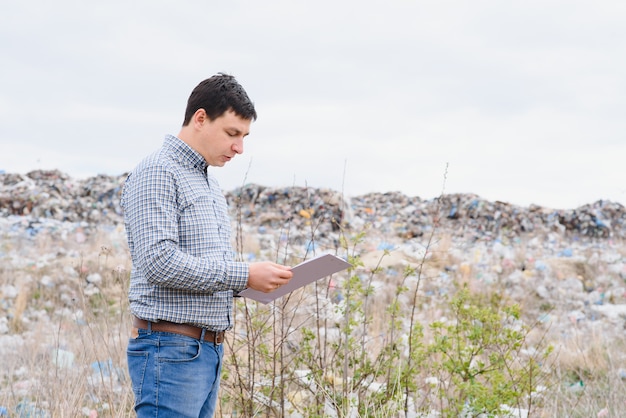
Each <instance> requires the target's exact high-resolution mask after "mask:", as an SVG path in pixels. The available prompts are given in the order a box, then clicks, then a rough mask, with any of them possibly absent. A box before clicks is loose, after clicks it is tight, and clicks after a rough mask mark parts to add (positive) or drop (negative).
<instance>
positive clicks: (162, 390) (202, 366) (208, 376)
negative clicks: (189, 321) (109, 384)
mask: <svg viewBox="0 0 626 418" xmlns="http://www.w3.org/2000/svg"><path fill="white" fill-rule="evenodd" d="M126 354H127V357H128V371H129V373H130V379H131V381H132V386H133V392H134V394H135V412H137V417H138V418H143V417H157V416H158V417H159V418H168V417H177V418H182V417H189V418H192V417H193V418H200V417H202V418H205V417H206V418H210V417H213V413H214V412H215V407H216V404H217V393H218V391H219V384H220V373H221V367H222V356H223V354H224V348H223V347H222V345H216V344H214V343H210V342H206V341H202V340H197V339H195V338H191V337H186V336H184V335H178V334H172V333H169V332H155V331H152V332H151V331H148V330H143V329H140V330H139V336H138V337H137V338H131V339H130V340H129V341H128V349H127V350H126Z"/></svg>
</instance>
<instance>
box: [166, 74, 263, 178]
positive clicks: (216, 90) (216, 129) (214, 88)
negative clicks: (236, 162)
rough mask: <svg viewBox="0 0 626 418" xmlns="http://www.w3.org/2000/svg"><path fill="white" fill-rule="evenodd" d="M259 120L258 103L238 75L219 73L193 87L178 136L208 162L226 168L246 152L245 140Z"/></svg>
mask: <svg viewBox="0 0 626 418" xmlns="http://www.w3.org/2000/svg"><path fill="white" fill-rule="evenodd" d="M255 119H256V111H255V110H254V105H253V104H252V102H251V101H250V99H249V98H248V95H247V94H246V92H245V90H244V89H243V87H241V86H240V85H239V83H237V81H236V80H235V78H234V77H232V76H230V75H226V74H218V75H215V76H213V77H211V78H209V79H206V80H204V81H203V82H201V83H200V84H198V86H197V87H196V88H195V89H194V90H193V92H192V93H191V96H189V101H188V102H187V110H186V112H185V121H184V123H183V127H182V128H181V130H180V133H179V134H178V137H179V138H180V139H181V140H182V141H184V142H185V143H187V144H188V145H189V146H191V147H192V148H193V149H194V150H196V151H197V152H198V153H200V155H202V157H204V159H205V161H206V162H207V164H208V165H210V166H214V167H222V166H223V165H224V164H226V163H227V162H228V161H230V160H232V159H233V158H235V156H236V155H237V154H242V153H243V139H244V138H245V137H246V136H247V135H248V134H249V133H250V125H251V123H252V121H253V120H255Z"/></svg>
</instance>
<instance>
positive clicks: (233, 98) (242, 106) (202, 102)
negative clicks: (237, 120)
mask: <svg viewBox="0 0 626 418" xmlns="http://www.w3.org/2000/svg"><path fill="white" fill-rule="evenodd" d="M198 109H204V111H205V112H206V115H207V116H208V117H209V119H211V120H215V119H217V118H218V117H220V116H222V115H223V114H224V113H226V112H227V111H229V110H232V111H233V112H234V113H235V114H236V115H237V116H239V117H241V118H243V119H248V120H250V121H253V120H256V117H257V115H256V110H255V109H254V104H253V103H252V101H251V100H250V98H249V97H248V94H247V93H246V91H245V90H244V89H243V87H241V85H240V84H239V83H238V82H237V80H235V77H233V76H231V75H228V74H223V73H219V74H217V75H214V76H213V77H211V78H208V79H206V80H204V81H202V82H201V83H200V84H198V85H197V86H196V88H195V89H193V91H192V92H191V95H190V96H189V100H188V101H187V110H185V120H184V121H183V126H186V125H188V124H189V122H190V121H191V119H192V117H193V115H194V114H195V113H196V111H197V110H198Z"/></svg>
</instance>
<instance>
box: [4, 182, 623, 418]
mask: <svg viewBox="0 0 626 418" xmlns="http://www.w3.org/2000/svg"><path fill="white" fill-rule="evenodd" d="M125 178H126V175H125V174H123V175H120V176H106V175H99V176H96V177H91V178H87V179H73V178H71V177H69V176H68V175H66V174H64V173H62V172H59V171H56V170H52V171H43V170H36V171H32V172H29V173H27V174H25V175H23V174H11V173H0V236H1V237H2V240H3V245H2V246H0V263H2V265H3V270H2V273H0V355H2V356H3V357H4V356H9V355H13V354H14V353H17V352H19V351H20V350H21V349H22V348H21V347H31V343H30V341H28V338H29V337H28V335H32V334H29V333H28V332H25V333H24V334H23V335H11V333H10V332H9V326H8V324H9V322H10V321H11V319H12V316H13V315H14V314H15V312H16V310H17V306H18V305H19V306H21V309H22V310H23V311H22V314H21V315H22V317H23V318H24V324H23V326H24V329H25V331H29V330H33V329H50V330H55V329H57V328H58V327H57V326H55V324H54V320H55V319H54V317H55V316H56V317H57V318H58V317H61V316H64V317H67V316H75V317H77V318H81V314H80V311H79V310H78V309H76V310H74V309H75V308H74V307H73V306H74V305H76V303H75V302H73V301H76V300H80V297H81V295H79V294H76V293H72V292H71V291H70V290H68V289H76V286H77V284H78V285H80V286H83V294H84V295H87V296H89V295H94V294H97V293H98V292H99V286H100V284H101V280H102V278H101V276H100V275H99V274H98V273H97V272H95V271H88V270H83V268H85V269H86V268H87V266H83V264H82V258H83V253H84V251H85V248H84V246H85V245H87V243H89V242H90V241H93V240H94V237H96V236H98V237H100V238H102V237H103V236H104V237H105V238H104V239H103V241H104V242H106V245H105V246H103V247H102V248H101V249H100V250H99V251H100V254H99V262H100V261H102V260H101V259H105V258H106V257H114V256H116V255H117V256H118V257H119V258H123V259H125V260H127V259H128V253H127V248H126V242H125V236H124V226H123V217H122V211H121V207H120V197H121V191H122V188H123V183H124V180H125ZM225 196H226V199H227V202H228V204H229V208H230V210H231V214H232V219H233V228H234V231H235V234H233V235H234V238H235V239H239V238H238V237H240V236H243V240H244V242H243V243H242V244H241V245H239V243H236V244H237V245H236V247H237V249H238V250H239V252H240V254H241V256H242V257H244V259H245V260H248V261H254V260H255V259H268V258H269V259H272V260H273V259H276V256H277V254H279V253H280V251H282V249H284V248H287V247H288V252H289V254H290V255H291V256H294V257H301V258H304V257H310V256H312V255H313V254H315V253H320V252H324V251H333V250H336V249H338V248H339V242H340V236H341V234H345V235H346V236H348V237H350V236H354V235H357V234H359V233H360V232H361V231H365V230H367V235H366V239H365V240H364V242H363V243H362V244H361V246H360V250H362V259H363V262H364V265H365V268H370V267H378V266H380V267H382V268H383V269H384V273H385V274H387V275H388V276H389V277H394V274H395V275H396V276H395V277H399V275H398V273H397V271H398V268H397V267H398V266H400V267H402V266H403V265H406V264H415V263H420V262H422V261H427V262H428V269H426V270H424V272H425V280H424V281H423V282H422V283H421V285H420V289H421V295H422V296H423V298H424V300H425V301H426V302H424V305H423V306H425V307H427V306H428V303H429V302H428V300H433V301H434V300H436V299H437V298H440V297H441V296H442V295H445V294H446V293H448V292H451V291H452V289H453V287H454V284H455V283H456V282H458V281H464V282H466V283H468V284H469V285H470V286H471V287H472V288H474V289H477V290H480V289H481V288H484V289H487V288H489V287H490V286H493V285H496V284H497V285H499V286H500V288H502V289H506V292H507V295H508V296H509V297H510V298H511V299H513V300H516V301H518V302H520V303H522V304H523V305H524V309H525V311H526V312H527V313H528V315H530V316H531V317H532V319H533V321H534V322H536V323H539V324H546V326H547V327H548V326H549V329H550V335H551V336H554V337H555V338H557V339H560V341H564V340H566V339H568V338H570V337H571V338H573V335H574V334H578V335H587V336H588V337H589V339H588V340H589V341H592V340H601V339H602V338H607V339H610V338H611V336H612V335H615V333H617V332H621V331H620V330H623V329H624V328H626V285H625V284H624V283H625V282H626V245H625V244H624V238H626V210H625V208H624V206H623V205H621V204H620V203H617V202H611V201H603V200H600V201H597V202H594V203H590V204H587V205H584V206H581V207H578V208H575V209H558V210H557V209H550V208H545V207H540V206H536V205H531V206H529V207H520V206H515V205H512V204H509V203H506V202H500V201H495V202H492V201H487V200H484V199H481V198H480V197H479V196H477V195H474V194H448V195H443V196H440V197H438V198H434V199H422V198H420V197H410V196H406V195H404V194H402V193H398V192H389V193H370V194H365V195H361V196H351V197H348V196H344V195H342V194H341V193H339V192H337V191H334V190H328V189H313V188H308V187H278V188H277V187H264V186H261V185H256V184H248V185H245V186H243V187H240V188H237V189H235V190H232V191H227V192H225ZM433 236H436V239H434V240H432V237H433ZM43 238H45V239H43ZM44 241H45V242H47V243H51V244H52V245H48V246H46V247H44V246H43V245H42V244H41V242H44ZM33 244H36V245H33ZM385 255H386V258H385V259H384V261H383V262H382V263H381V257H384V256H385ZM59 260H61V261H59ZM65 260H70V261H72V264H71V265H68V261H65ZM102 262H104V261H102ZM62 263H65V264H62ZM126 263H127V264H126V265H125V266H118V267H115V270H116V271H118V270H119V272H120V275H121V274H122V273H123V274H127V272H128V268H129V263H128V262H127V261H126ZM58 266H60V268H57V267H58ZM393 268H396V269H395V273H394V270H393ZM57 270H58V271H57ZM18 282H19V283H18ZM33 282H35V283H33ZM70 283H71V285H70ZM372 284H373V285H374V286H376V288H377V291H379V292H386V293H387V294H394V292H395V287H396V286H397V283H394V281H393V280H390V279H385V280H381V281H380V282H373V283H372ZM20 286H26V287H28V286H33V287H38V288H39V289H40V290H41V291H42V292H46V291H49V292H54V294H58V295H59V299H60V300H61V301H63V302H64V303H65V305H64V306H59V307H53V306H48V307H47V308H46V311H41V310H33V311H31V310H29V307H28V304H25V303H24V301H20V294H21V292H20V289H21V287H20ZM24 288H25V287H24ZM337 289H338V290H337V292H339V293H340V292H341V286H340V284H339V285H338V286H337ZM74 292H75V290H74ZM340 296H341V295H340V294H338V297H339V298H340ZM433 311H434V310H433ZM68 312H69V313H68ZM428 313H429V310H428V309H426V308H424V313H423V314H424V315H425V316H424V317H423V318H420V320H423V321H424V322H425V323H426V322H427V321H428V320H430V318H428V317H427V316H426V315H427V314H428ZM46 323H47V324H46ZM69 345H70V344H69V342H68V346H69ZM57 351H58V349H57ZM67 351H68V353H66V352H63V354H64V356H65V355H66V354H67V356H70V357H71V358H72V362H71V364H72V367H74V366H75V365H76V363H78V356H77V357H76V359H74V357H73V355H74V354H76V353H73V352H71V351H70V350H69V349H68V350H67ZM52 358H53V359H55V361H57V362H59V353H58V352H54V354H53V355H52ZM63 358H65V357H63ZM109 360H110V359H107V358H102V359H99V360H98V361H101V362H108V361H109ZM63 364H65V363H63ZM86 367H91V366H89V365H86ZM624 368H625V369H626V364H625V365H624ZM0 375H1V373H0ZM114 375H115V374H114V373H112V374H111V376H114ZM625 375H626V372H625ZM5 377H6V376H5ZM7 378H8V379H9V380H11V379H14V380H15V381H16V382H17V383H16V384H15V385H14V387H12V388H11V389H9V390H18V389H19V387H20V385H22V384H23V385H26V386H27V383H28V379H26V377H20V376H9V377H7ZM112 385H117V386H115V387H116V390H120V391H122V390H123V388H124V387H125V386H124V385H125V383H124V382H120V381H117V380H116V381H115V382H114V383H113V384H112ZM2 390H3V388H1V387H0V393H1V392H2ZM1 406H2V405H0V407H1ZM0 416H1V414H0Z"/></svg>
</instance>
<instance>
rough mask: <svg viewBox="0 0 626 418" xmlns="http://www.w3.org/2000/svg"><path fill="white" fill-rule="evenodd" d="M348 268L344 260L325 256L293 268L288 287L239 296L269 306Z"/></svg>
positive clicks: (250, 290)
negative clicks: (308, 285)
mask: <svg viewBox="0 0 626 418" xmlns="http://www.w3.org/2000/svg"><path fill="white" fill-rule="evenodd" d="M348 267H350V263H348V262H347V261H345V260H344V259H342V258H339V257H337V256H335V255H332V254H323V255H320V256H318V257H315V258H312V259H310V260H307V261H304V262H302V263H300V264H298V265H297V266H295V267H293V268H292V269H291V271H292V272H293V277H292V278H291V280H289V283H287V284H286V285H284V286H281V287H279V288H278V289H276V290H273V291H271V292H269V293H264V292H260V291H258V290H253V289H250V288H248V289H244V290H242V291H241V292H239V296H243V297H246V298H248V299H253V300H256V301H258V302H261V303H265V304H267V303H269V302H271V301H273V300H276V299H278V298H279V297H281V296H285V295H286V294H287V293H291V292H293V291H294V290H296V289H299V288H301V287H303V286H306V285H307V284H309V283H313V282H314V281H316V280H319V279H323V278H324V277H328V276H330V275H331V274H334V273H337V272H340V271H342V270H345V269H347V268H348Z"/></svg>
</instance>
